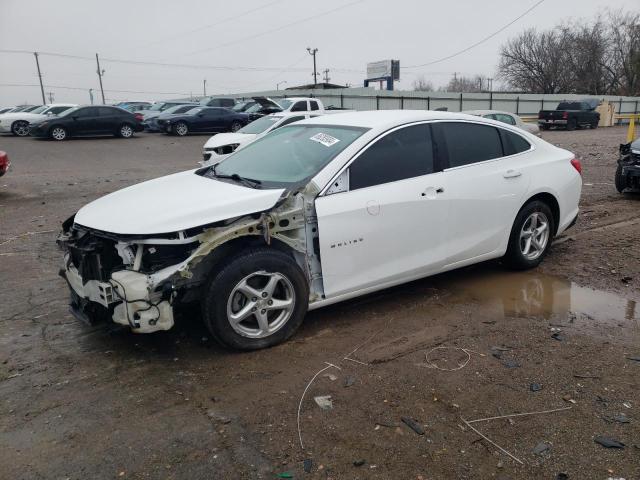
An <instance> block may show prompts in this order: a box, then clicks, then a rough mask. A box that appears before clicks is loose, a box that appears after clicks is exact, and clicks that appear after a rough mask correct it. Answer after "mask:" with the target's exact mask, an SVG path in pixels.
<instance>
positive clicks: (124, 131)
mask: <svg viewBox="0 0 640 480" xmlns="http://www.w3.org/2000/svg"><path fill="white" fill-rule="evenodd" d="M116 135H117V136H118V137H121V138H131V137H133V128H131V125H129V124H127V123H125V124H123V125H121V126H120V128H119V129H118V133H117V134H116Z"/></svg>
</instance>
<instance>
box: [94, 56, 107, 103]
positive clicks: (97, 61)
mask: <svg viewBox="0 0 640 480" xmlns="http://www.w3.org/2000/svg"><path fill="white" fill-rule="evenodd" d="M96 65H97V66H98V70H97V73H98V80H100V93H101V94H102V104H103V105H106V103H107V102H105V100H104V88H103V87H102V76H103V75H104V70H100V59H99V58H98V54H97V53H96Z"/></svg>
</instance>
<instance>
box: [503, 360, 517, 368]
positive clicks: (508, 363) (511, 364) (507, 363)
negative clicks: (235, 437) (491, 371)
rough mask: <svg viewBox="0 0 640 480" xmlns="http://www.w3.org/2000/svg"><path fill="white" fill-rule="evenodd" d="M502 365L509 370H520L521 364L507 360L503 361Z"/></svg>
mask: <svg viewBox="0 0 640 480" xmlns="http://www.w3.org/2000/svg"><path fill="white" fill-rule="evenodd" d="M502 365H504V366H505V367H507V368H520V362H518V361H517V360H516V359H514V358H506V359H504V360H502Z"/></svg>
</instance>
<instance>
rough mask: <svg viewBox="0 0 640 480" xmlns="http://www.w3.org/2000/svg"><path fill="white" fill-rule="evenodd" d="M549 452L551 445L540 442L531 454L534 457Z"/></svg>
mask: <svg viewBox="0 0 640 480" xmlns="http://www.w3.org/2000/svg"><path fill="white" fill-rule="evenodd" d="M549 450H551V444H550V443H549V442H540V443H539V444H537V445H536V446H535V447H534V448H533V453H534V455H542V454H543V453H545V452H548V451H549Z"/></svg>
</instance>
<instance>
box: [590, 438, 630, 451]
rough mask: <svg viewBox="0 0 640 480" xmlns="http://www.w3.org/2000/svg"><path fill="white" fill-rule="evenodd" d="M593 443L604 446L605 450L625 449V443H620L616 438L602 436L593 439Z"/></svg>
mask: <svg viewBox="0 0 640 480" xmlns="http://www.w3.org/2000/svg"><path fill="white" fill-rule="evenodd" d="M593 441H594V442H596V443H597V444H599V445H602V446H603V447H604V448H624V443H622V442H619V441H618V440H616V439H614V438H610V437H604V436H602V435H598V436H597V437H595V438H594V439H593Z"/></svg>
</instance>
